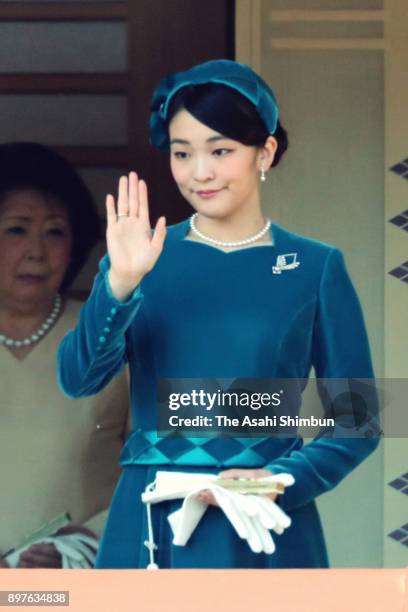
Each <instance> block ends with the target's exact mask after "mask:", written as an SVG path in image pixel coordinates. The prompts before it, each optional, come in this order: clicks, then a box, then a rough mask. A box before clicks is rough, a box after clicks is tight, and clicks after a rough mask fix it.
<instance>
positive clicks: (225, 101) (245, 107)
mask: <svg viewBox="0 0 408 612" xmlns="http://www.w3.org/2000/svg"><path fill="white" fill-rule="evenodd" d="M182 109H185V110H187V111H188V112H189V113H190V114H191V115H193V117H195V118H196V119H197V120H198V121H200V122H201V123H204V125H206V126H208V127H209V128H211V129H212V130H214V131H216V132H219V133H220V134H223V135H224V136H227V137H228V138H232V139H233V140H237V141H238V142H241V143H242V144H244V145H248V146H255V147H262V146H263V145H264V144H265V141H266V139H267V138H268V136H270V134H269V132H268V130H267V129H266V126H265V124H264V122H263V121H262V119H261V117H260V116H259V114H258V112H257V110H256V108H255V106H254V105H253V104H252V102H250V100H248V99H247V98H245V97H244V96H242V95H241V94H240V93H239V92H238V91H236V90H235V89H232V88H231V87H228V86H226V85H221V84H219V83H205V84H204V85H192V86H189V87H184V88H183V89H181V90H180V91H179V92H178V93H176V94H175V96H174V99H173V100H172V102H171V104H170V108H169V113H168V121H169V122H170V121H171V119H172V118H173V117H174V115H176V114H177V113H178V112H179V111H180V110H182ZM272 136H274V137H275V138H276V140H277V142H278V149H277V151H276V154H275V158H274V160H273V163H272V166H277V164H278V163H279V161H280V159H281V157H282V155H283V154H284V153H285V151H286V149H287V148H288V136H287V132H286V130H285V129H284V128H283V127H282V125H281V123H280V122H279V121H278V125H277V128H276V131H275V133H274V134H272Z"/></svg>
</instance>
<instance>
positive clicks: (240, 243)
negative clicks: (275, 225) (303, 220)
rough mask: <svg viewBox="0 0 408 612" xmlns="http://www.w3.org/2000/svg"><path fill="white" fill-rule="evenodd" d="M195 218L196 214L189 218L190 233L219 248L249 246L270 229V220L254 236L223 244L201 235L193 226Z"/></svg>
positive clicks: (220, 241)
mask: <svg viewBox="0 0 408 612" xmlns="http://www.w3.org/2000/svg"><path fill="white" fill-rule="evenodd" d="M197 216H198V213H195V214H194V215H193V216H192V217H190V228H191V231H192V232H194V234H196V235H197V236H198V237H199V238H201V239H202V240H205V241H206V242H211V244H216V245H217V246H221V247H239V246H245V245H246V244H251V243H252V242H256V241H257V240H259V238H262V236H264V235H265V234H266V233H267V232H268V231H269V228H270V227H271V220H270V219H267V220H266V223H265V225H264V227H263V228H262V229H261V231H260V232H258V233H257V234H255V236H251V238H245V240H235V241H233V242H224V241H222V240H215V239H214V238H210V237H209V236H206V235H205V234H202V233H201V232H200V231H199V230H198V229H197V228H196V225H195V220H196V218H197Z"/></svg>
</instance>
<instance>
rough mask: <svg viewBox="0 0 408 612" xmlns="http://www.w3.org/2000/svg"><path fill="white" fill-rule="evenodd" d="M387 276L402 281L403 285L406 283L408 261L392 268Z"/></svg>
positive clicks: (407, 280) (407, 278)
mask: <svg viewBox="0 0 408 612" xmlns="http://www.w3.org/2000/svg"><path fill="white" fill-rule="evenodd" d="M388 274H391V276H395V278H399V280H402V281H403V282H404V283H408V261H405V262H404V263H403V264H401V265H400V266H398V267H397V268H393V269H392V270H390V271H389V272H388Z"/></svg>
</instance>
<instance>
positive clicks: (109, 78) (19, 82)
mask: <svg viewBox="0 0 408 612" xmlns="http://www.w3.org/2000/svg"><path fill="white" fill-rule="evenodd" d="M128 88H129V79H128V76H127V74H69V75H68V74H48V73H47V74H2V75H1V80H0V93H10V94H11V93H95V94H101V93H106V94H112V93H126V91H127V90H128Z"/></svg>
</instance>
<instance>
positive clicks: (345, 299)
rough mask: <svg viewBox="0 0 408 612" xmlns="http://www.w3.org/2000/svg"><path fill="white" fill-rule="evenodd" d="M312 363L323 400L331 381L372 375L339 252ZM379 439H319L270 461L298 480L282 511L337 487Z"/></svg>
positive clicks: (322, 291)
mask: <svg viewBox="0 0 408 612" xmlns="http://www.w3.org/2000/svg"><path fill="white" fill-rule="evenodd" d="M312 363H313V365H314V367H315V371H316V376H317V379H318V385H319V394H320V397H321V398H322V400H324V398H325V397H326V398H327V397H330V394H331V389H330V387H331V385H330V381H333V379H337V380H338V379H344V380H345V379H354V378H365V379H372V377H373V370H372V365H371V358H370V351H369V345H368V339H367V335H366V330H365V326H364V320H363V315H362V311H361V307H360V303H359V300H358V297H357V295H356V292H355V290H354V288H353V285H352V283H351V281H350V278H349V276H348V274H347V271H346V268H345V265H344V260H343V256H342V254H341V253H340V251H338V250H337V249H331V251H330V252H329V254H328V256H327V258H326V261H325V265H324V269H323V272H322V277H321V282H320V287H319V295H318V301H317V309H316V318H315V324H314V330H313V349H312ZM335 385H336V383H335V382H334V381H333V386H335ZM378 441H379V439H378V437H371V438H364V437H320V438H317V439H315V440H313V441H312V442H310V443H309V444H307V445H305V446H303V447H302V448H300V449H299V450H295V451H292V452H290V453H289V454H288V456H282V457H280V458H278V459H277V460H275V461H273V462H272V463H271V464H269V465H268V466H267V468H268V469H270V470H271V471H272V472H275V473H276V472H289V473H291V474H292V475H293V476H294V477H295V480H296V483H295V485H294V486H292V487H290V488H288V490H287V491H286V492H285V494H284V495H283V496H282V498H281V501H280V503H281V505H282V507H283V508H285V509H288V510H290V509H293V508H296V507H299V506H302V505H304V504H306V503H308V502H309V501H311V500H313V499H314V498H315V497H317V496H318V495H320V494H321V493H324V492H325V491H329V490H330V489H332V488H333V487H335V486H336V485H337V484H338V483H339V482H340V481H341V480H342V479H343V478H344V477H345V476H346V475H347V474H348V473H349V472H351V471H352V470H353V469H354V468H355V467H356V466H357V465H358V464H359V463H361V462H362V461H363V460H364V459H365V458H366V457H367V456H368V455H369V454H370V453H371V452H372V451H373V450H374V449H375V448H376V446H377V445H378Z"/></svg>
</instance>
